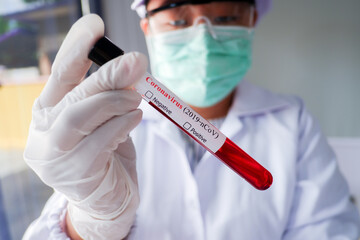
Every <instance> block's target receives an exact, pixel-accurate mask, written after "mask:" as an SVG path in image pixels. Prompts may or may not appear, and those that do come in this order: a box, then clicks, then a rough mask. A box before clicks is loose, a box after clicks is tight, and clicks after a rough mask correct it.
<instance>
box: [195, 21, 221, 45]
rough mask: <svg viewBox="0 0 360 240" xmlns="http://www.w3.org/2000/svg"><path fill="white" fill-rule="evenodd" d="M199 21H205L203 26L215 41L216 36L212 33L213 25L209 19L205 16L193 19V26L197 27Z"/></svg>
mask: <svg viewBox="0 0 360 240" xmlns="http://www.w3.org/2000/svg"><path fill="white" fill-rule="evenodd" d="M201 20H204V21H205V24H206V26H207V28H208V29H209V32H210V35H211V36H212V38H213V39H215V40H217V35H216V33H215V31H214V28H213V25H212V23H211V21H210V19H209V18H207V17H206V16H198V17H197V18H195V20H194V23H193V26H197V25H199V24H200V21H201Z"/></svg>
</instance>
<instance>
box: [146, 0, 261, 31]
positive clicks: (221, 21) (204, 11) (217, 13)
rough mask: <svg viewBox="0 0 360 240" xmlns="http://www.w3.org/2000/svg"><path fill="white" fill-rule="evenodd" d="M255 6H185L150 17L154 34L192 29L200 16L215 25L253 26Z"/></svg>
mask: <svg viewBox="0 0 360 240" xmlns="http://www.w3.org/2000/svg"><path fill="white" fill-rule="evenodd" d="M254 11H255V9H254V6H253V5H251V4H249V3H246V2H231V1H229V2H226V1H224V2H223V1H221V2H216V1H215V2H211V3H207V4H184V5H181V6H177V7H174V8H167V9H164V10H161V11H158V12H155V13H153V14H151V16H149V17H148V19H149V25H150V28H151V31H152V32H153V33H158V32H167V31H173V30H178V29H182V28H186V27H190V26H192V25H193V24H194V20H195V19H197V18H198V17H199V16H205V17H207V18H208V19H209V20H210V21H211V23H212V24H213V25H225V26H226V25H227V26H243V27H250V26H252V22H253V16H254Z"/></svg>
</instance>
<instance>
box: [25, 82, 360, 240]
mask: <svg viewBox="0 0 360 240" xmlns="http://www.w3.org/2000/svg"><path fill="white" fill-rule="evenodd" d="M220 130H221V131H222V132H223V133H224V134H225V135H227V136H228V137H229V138H230V139H232V140H233V141H234V142H235V143H237V144H238V145H239V146H240V147H241V148H243V149H244V150H245V151H246V152H247V153H249V154H250V155H251V156H252V157H253V158H254V159H256V160H257V161H258V162H260V163H261V164H262V165H263V166H264V167H266V168H267V169H268V170H269V171H270V172H271V173H272V175H273V178H274V182H273V185H272V186H271V187H270V189H268V190H266V191H258V190H256V189H254V188H253V187H252V186H251V185H249V184H248V183H247V182H246V181H244V180H243V179H242V178H241V177H239V176H238V175H237V174H236V173H234V172H233V171H232V170H230V169H229V168H228V167H227V166H225V165H224V164H223V163H221V162H220V161H219V160H218V159H216V158H215V157H214V156H212V155H211V154H209V153H208V152H207V153H206V154H205V155H204V156H203V158H202V159H201V161H200V163H199V164H198V165H197V167H196V168H195V171H194V172H192V171H191V169H190V167H189V161H188V159H187V158H186V154H185V152H184V146H185V145H184V144H185V143H184V141H183V139H182V137H181V135H180V132H179V131H178V129H177V128H176V127H175V126H174V125H173V124H172V123H171V122H170V121H168V120H167V119H165V118H164V117H162V116H161V115H160V114H158V113H157V112H156V111H154V110H153V109H149V107H147V105H145V107H144V120H143V121H142V123H141V124H140V125H139V126H138V127H137V128H136V131H134V133H133V139H134V143H135V146H136V149H137V158H138V160H137V165H138V166H137V169H138V179H139V188H140V196H141V203H140V207H139V209H138V211H137V217H136V221H135V223H134V226H133V228H132V229H131V232H130V234H129V236H128V239H141V240H144V239H159V240H167V239H179V240H180V239H181V240H184V239H186V240H192V239H194V240H202V239H208V240H225V239H226V240H231V239H247V240H261V239H266V240H268V239H271V240H276V239H284V240H285V239H292V240H295V239H299V240H305V239H306V240H307V239H317V240H319V239H321V240H323V239H358V237H359V228H360V223H359V216H358V213H357V210H356V209H355V207H354V206H353V205H352V204H351V203H350V201H349V190H348V187H347V184H346V182H345V180H344V178H343V177H342V175H341V174H340V172H339V169H338V166H337V163H336V160H335V156H334V153H333V151H332V150H331V149H330V147H329V146H328V144H327V142H326V139H325V138H324V136H323V135H322V134H321V133H320V130H319V127H318V125H317V124H316V122H315V121H314V119H313V118H312V117H311V116H310V115H309V113H308V112H307V110H306V109H305V108H304V104H303V102H302V101H301V100H299V99H298V98H295V97H286V96H279V95H275V94H272V93H270V92H268V91H266V90H263V89H261V88H258V87H256V86H254V85H252V84H250V83H249V82H246V81H244V82H242V83H241V84H240V85H239V87H238V88H237V92H236V96H235V100H234V103H233V106H232V108H231V110H230V112H229V113H228V115H227V117H226V119H225V121H224V123H223V124H222V126H221V128H220ZM64 206H66V200H64V198H63V196H61V195H60V194H56V195H55V196H53V198H52V199H51V200H50V201H49V203H48V204H47V206H46V207H45V209H44V211H43V214H42V215H41V217H40V218H39V219H38V220H37V221H35V222H34V223H33V224H32V225H31V226H30V227H29V229H28V231H27V235H26V237H25V239H48V238H49V236H50V234H52V238H53V239H64V234H63V233H61V228H60V227H59V220H53V219H54V218H55V219H58V218H59V216H60V215H61V214H60V213H61V212H62V211H63V209H64ZM54 216H55V217H54ZM51 220H52V222H53V223H50V222H51Z"/></svg>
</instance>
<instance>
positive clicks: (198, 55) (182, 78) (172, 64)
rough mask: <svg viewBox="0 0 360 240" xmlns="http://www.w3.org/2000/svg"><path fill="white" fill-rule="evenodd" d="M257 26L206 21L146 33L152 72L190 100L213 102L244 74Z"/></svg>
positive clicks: (202, 104) (204, 103) (201, 103)
mask: <svg viewBox="0 0 360 240" xmlns="http://www.w3.org/2000/svg"><path fill="white" fill-rule="evenodd" d="M252 39H253V30H252V29H251V28H244V27H237V26H213V27H209V26H207V25H205V24H200V25H196V26H192V27H189V28H185V29H181V30H174V31H170V32H165V33H160V34H154V35H150V36H147V37H146V42H147V45H148V49H149V55H150V61H151V70H152V74H153V75H154V76H155V77H156V78H158V79H159V80H160V81H161V82H162V83H163V84H164V85H165V86H166V87H168V88H169V89H170V90H171V91H173V92H174V93H175V94H176V95H177V96H179V97H180V98H181V99H182V100H183V101H185V102H186V103H188V104H190V105H193V106H197V107H208V106H212V105H214V104H216V103H218V102H219V101H221V100H222V99H224V98H225V97H226V96H227V95H229V94H230V93H231V92H232V90H233V89H234V88H235V87H236V85H237V84H238V83H239V82H240V81H241V80H242V79H243V78H244V76H245V74H246V73H247V71H248V70H249V68H250V65H251V45H252Z"/></svg>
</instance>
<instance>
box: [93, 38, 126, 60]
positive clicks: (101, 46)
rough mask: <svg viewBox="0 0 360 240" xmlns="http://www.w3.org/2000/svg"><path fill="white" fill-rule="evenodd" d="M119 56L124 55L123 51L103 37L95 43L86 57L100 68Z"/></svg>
mask: <svg viewBox="0 0 360 240" xmlns="http://www.w3.org/2000/svg"><path fill="white" fill-rule="evenodd" d="M121 55H124V51H123V50H121V49H120V48H119V47H118V46H116V45H115V44H114V43H113V42H112V41H110V39H108V38H107V37H105V36H104V37H102V38H100V39H99V40H98V41H97V42H96V43H95V45H94V47H93V48H92V49H91V51H90V53H89V55H88V58H89V59H90V60H91V61H93V62H94V63H96V64H97V65H99V66H101V65H104V64H105V63H107V62H108V61H110V60H112V59H114V58H117V57H118V56H121Z"/></svg>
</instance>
